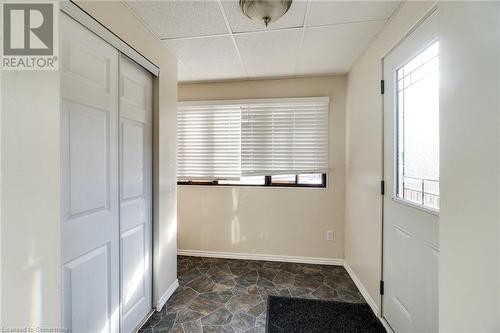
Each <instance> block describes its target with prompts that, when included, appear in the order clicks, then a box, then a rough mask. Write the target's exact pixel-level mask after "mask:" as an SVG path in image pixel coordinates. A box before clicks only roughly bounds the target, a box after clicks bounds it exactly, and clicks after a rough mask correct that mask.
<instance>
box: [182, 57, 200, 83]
mask: <svg viewBox="0 0 500 333" xmlns="http://www.w3.org/2000/svg"><path fill="white" fill-rule="evenodd" d="M197 80H198V78H197V77H196V75H194V73H193V72H192V71H191V70H190V69H189V68H188V67H187V66H186V65H184V63H183V62H181V61H178V62H177V81H179V82H188V81H197Z"/></svg>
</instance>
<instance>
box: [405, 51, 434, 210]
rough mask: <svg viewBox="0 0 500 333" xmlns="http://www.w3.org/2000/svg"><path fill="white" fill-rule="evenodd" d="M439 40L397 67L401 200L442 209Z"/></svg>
mask: <svg viewBox="0 0 500 333" xmlns="http://www.w3.org/2000/svg"><path fill="white" fill-rule="evenodd" d="M438 57H439V42H435V43H433V44H432V45H430V46H429V47H427V48H426V49H425V50H423V51H422V52H421V53H419V54H418V55H417V56H416V57H414V58H413V59H411V60H410V61H409V62H407V63H406V64H405V65H404V66H402V67H401V68H400V69H398V70H397V161H396V170H397V172H396V173H397V175H396V176H397V177H396V178H397V185H396V192H397V197H398V198H399V199H402V200H405V201H409V202H411V203H413V204H418V205H422V206H424V207H426V208H430V209H433V210H439V58H438Z"/></svg>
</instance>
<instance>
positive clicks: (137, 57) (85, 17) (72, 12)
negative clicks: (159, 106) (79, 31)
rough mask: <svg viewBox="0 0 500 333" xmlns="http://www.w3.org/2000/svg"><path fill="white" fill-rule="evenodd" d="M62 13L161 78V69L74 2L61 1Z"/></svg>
mask: <svg viewBox="0 0 500 333" xmlns="http://www.w3.org/2000/svg"><path fill="white" fill-rule="evenodd" d="M60 8H61V11H63V12H64V13H66V14H67V15H69V16H70V17H71V18H73V19H74V20H75V21H77V22H78V23H80V24H81V25H83V26H84V27H85V28H87V29H89V30H90V31H92V32H93V33H94V34H96V35H97V36H99V37H100V38H102V39H103V40H104V41H106V42H107V43H108V44H110V45H111V46H113V47H114V48H115V49H117V50H118V51H120V52H121V53H123V54H125V55H126V56H127V57H129V58H130V59H132V60H133V61H135V62H136V63H138V64H139V65H140V66H142V67H143V68H145V69H146V70H147V71H148V72H150V73H151V74H153V75H154V76H159V74H160V69H159V68H158V66H156V65H155V64H154V63H152V62H151V61H149V59H148V58H146V57H145V56H143V55H142V54H141V53H140V52H138V51H137V50H136V49H134V48H133V47H132V46H130V45H129V44H127V43H126V42H125V41H123V40H122V39H121V38H120V37H118V36H117V35H115V34H114V33H113V32H111V31H110V30H108V28H106V27H105V26H104V25H102V24H101V23H100V22H99V21H97V20H96V19H95V18H93V17H92V16H91V15H89V14H88V13H87V12H86V11H84V10H83V9H81V8H80V7H79V6H78V5H76V4H75V3H73V2H72V1H61V3H60Z"/></svg>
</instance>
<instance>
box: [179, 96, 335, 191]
mask: <svg viewBox="0 0 500 333" xmlns="http://www.w3.org/2000/svg"><path fill="white" fill-rule="evenodd" d="M328 110H329V99H328V98H327V97H315V98H287V99H282V98H277V99H266V100H244V101H243V100H240V101H209V102H182V103H179V106H178V132H177V140H178V141H177V145H178V148H177V154H178V156H177V176H178V179H179V180H206V181H211V180H224V179H239V178H241V177H248V176H272V175H299V174H323V173H327V172H328Z"/></svg>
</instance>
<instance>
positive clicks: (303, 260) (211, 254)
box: [177, 250, 344, 266]
mask: <svg viewBox="0 0 500 333" xmlns="http://www.w3.org/2000/svg"><path fill="white" fill-rule="evenodd" d="M177 254H178V255H180V256H190V257H208V258H223V259H244V260H263V261H283V262H295V263H300V264H319V265H338V266H343V265H344V259H331V258H315V257H295V256H280V255H274V254H257V253H235V252H218V251H197V250H177Z"/></svg>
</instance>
